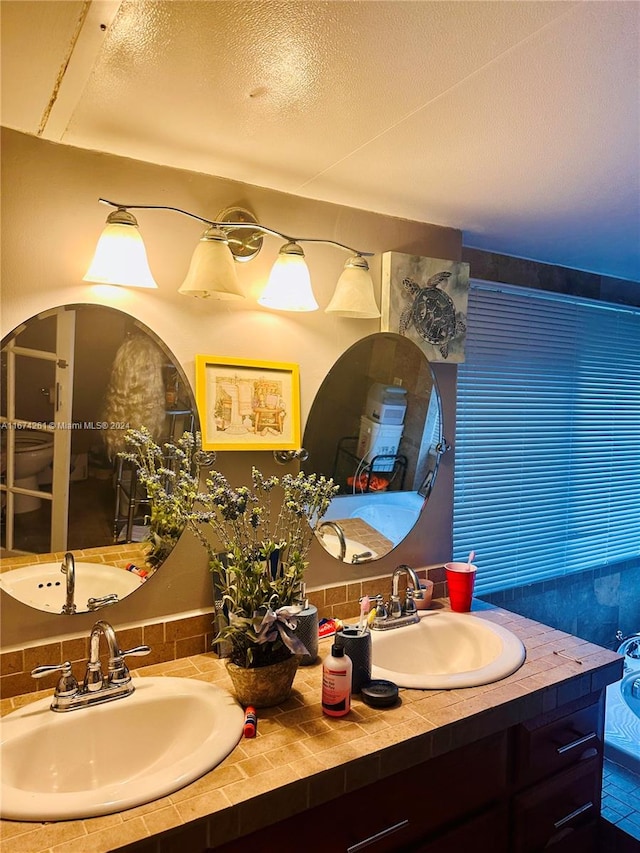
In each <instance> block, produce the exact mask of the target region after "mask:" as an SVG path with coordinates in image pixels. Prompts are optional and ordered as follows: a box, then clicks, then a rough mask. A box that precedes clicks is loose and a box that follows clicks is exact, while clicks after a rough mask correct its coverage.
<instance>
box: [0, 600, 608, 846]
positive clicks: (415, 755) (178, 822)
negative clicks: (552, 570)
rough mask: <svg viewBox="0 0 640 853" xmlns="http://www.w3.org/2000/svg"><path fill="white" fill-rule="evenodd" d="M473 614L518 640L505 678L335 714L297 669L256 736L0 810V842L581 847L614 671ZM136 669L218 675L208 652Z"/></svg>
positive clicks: (503, 619)
mask: <svg viewBox="0 0 640 853" xmlns="http://www.w3.org/2000/svg"><path fill="white" fill-rule="evenodd" d="M476 615H477V616H478V617H479V618H483V619H487V620H489V621H492V622H494V623H497V624H500V625H503V626H505V627H507V628H508V629H509V630H510V631H512V632H513V633H514V634H516V635H517V636H518V637H519V638H520V639H521V640H522V642H523V643H524V645H525V647H526V652H527V657H526V660H525V663H524V664H523V665H522V667H520V669H518V670H517V671H516V672H514V673H513V674H512V675H510V676H508V677H507V678H505V679H503V680H501V681H498V682H494V683H492V684H487V685H484V686H482V687H473V688H466V689H458V690H428V691H421V690H407V689H403V690H401V691H400V699H401V701H400V702H399V703H398V704H397V705H396V706H394V707H393V708H390V709H386V710H377V709H372V708H369V707H367V706H366V705H364V704H362V703H361V702H360V701H359V700H358V699H357V698H356V699H354V701H353V704H352V711H351V713H350V714H349V715H348V716H347V717H344V718H342V719H338V720H333V719H329V718H327V717H324V716H323V715H322V711H321V708H320V682H321V665H320V664H319V663H317V664H316V665H314V666H310V667H305V668H301V669H300V670H299V671H298V674H297V676H296V681H295V684H294V694H293V696H292V697H291V698H290V699H289V700H288V701H287V702H286V703H285V704H283V705H282V706H281V707H276V708H271V709H264V710H262V711H260V712H259V718H258V736H257V737H256V738H255V739H251V740H246V739H245V740H241V741H240V744H239V745H238V747H237V748H236V749H235V750H234V751H233V752H232V753H231V755H229V756H228V758H226V759H225V760H224V761H223V762H222V763H221V764H220V765H219V766H218V767H216V768H215V769H214V770H212V771H211V772H210V773H207V774H206V775H205V776H203V777H201V778H200V779H198V780H197V781H196V782H194V783H192V784H191V785H189V786H187V787H185V788H183V789H181V790H180V791H177V792H176V793H175V794H171V795H169V796H167V797H164V798H163V799H162V800H160V801H157V802H154V803H149V804H147V805H145V806H140V807H138V808H135V809H131V810H130V811H128V812H124V813H121V814H116V815H107V816H104V817H100V818H93V819H90V820H84V821H82V820H78V821H65V822H61V823H52V824H46V825H42V824H37V823H32V824H26V823H18V822H11V821H4V822H3V823H2V835H3V838H4V839H5V840H6V841H5V843H6V844H7V853H9V851H13V850H14V849H15V850H22V851H29V853H41V851H49V850H53V851H55V853H67V851H69V853H70V851H72V850H73V851H77V850H80V849H82V850H84V849H86V850H89V849H91V850H92V851H111V850H114V851H115V850H119V851H127V853H173V851H181V853H184V851H187V850H188V851H189V853H208V851H213V850H215V851H218V853H246V851H248V850H253V849H256V850H257V849H262V850H265V851H266V850H279V849H281V848H282V845H283V844H286V846H288V847H289V849H300V850H302V849H303V850H304V851H305V853H314V851H320V850H322V851H324V850H326V849H327V845H329V846H330V848H331V849H332V850H336V851H349V853H356V851H359V850H364V849H366V850H371V851H372V853H388V851H396V850H397V851H400V850H402V851H428V853H458V851H459V850H462V849H464V847H465V845H468V846H469V848H470V849H473V850H474V851H487V853H489V851H491V853H500V851H503V853H507V851H513V852H514V853H528V851H534V850H540V849H542V848H543V847H544V846H545V844H547V843H548V842H549V841H550V840H552V839H553V840H554V842H555V843H554V845H553V848H552V849H553V850H555V851H558V853H566V851H579V853H589V851H594V853H595V851H596V850H597V825H598V819H599V812H600V788H601V778H602V754H603V725H604V701H603V699H604V689H605V687H606V685H607V684H609V683H612V682H614V681H616V680H618V679H619V678H620V676H621V673H622V659H621V658H620V657H619V656H618V655H616V654H614V653H613V652H610V651H608V650H606V649H602V648H600V647H598V646H594V645H592V644H589V643H587V642H585V641H583V640H580V639H578V638H576V637H572V636H570V635H568V634H565V633H563V632H561V631H557V630H555V629H552V628H549V627H547V626H544V625H541V624H539V623H536V622H533V621H531V620H528V619H525V618H523V617H521V616H518V615H516V614H512V613H509V612H507V611H504V610H500V609H497V608H495V609H488V610H482V611H478V613H477V614H476ZM328 642H329V641H327V640H325V641H322V642H321V648H320V657H322V655H323V653H326V650H327V646H328ZM137 674H138V675H140V676H144V675H150V676H156V675H159V674H166V675H183V676H190V677H200V678H203V679H205V680H207V681H213V682H214V683H216V684H219V685H221V686H227V687H229V688H230V682H229V681H228V676H227V675H226V671H225V668H224V663H223V662H222V661H220V660H218V659H217V658H215V656H214V655H211V654H205V655H197V656H194V657H191V658H185V659H183V660H179V661H174V662H172V663H170V664H159V665H156V666H150V667H146V668H145V669H140V670H139V671H138V673H137ZM40 695H41V694H40ZM34 698H36V697H35V696H34ZM124 701H126V700H124ZM7 702H8V700H5V701H4V702H3V709H4V711H5V712H6V711H8V710H10V707H8V706H7ZM149 723H150V725H152V721H149ZM254 833H255V835H254Z"/></svg>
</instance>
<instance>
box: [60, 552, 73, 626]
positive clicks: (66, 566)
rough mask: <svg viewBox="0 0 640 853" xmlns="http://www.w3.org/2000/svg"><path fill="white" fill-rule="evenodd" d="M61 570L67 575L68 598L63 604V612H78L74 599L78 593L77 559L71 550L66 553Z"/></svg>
mask: <svg viewBox="0 0 640 853" xmlns="http://www.w3.org/2000/svg"><path fill="white" fill-rule="evenodd" d="M60 571H61V572H62V573H63V574H64V575H66V576H67V599H66V601H65V603H64V604H63V605H62V612H63V613H66V614H68V615H70V614H72V613H75V612H76V603H75V601H74V598H75V593H76V561H75V560H74V558H73V554H72V553H71V552H70V551H67V553H66V554H65V555H64V558H63V560H62V565H61V566H60Z"/></svg>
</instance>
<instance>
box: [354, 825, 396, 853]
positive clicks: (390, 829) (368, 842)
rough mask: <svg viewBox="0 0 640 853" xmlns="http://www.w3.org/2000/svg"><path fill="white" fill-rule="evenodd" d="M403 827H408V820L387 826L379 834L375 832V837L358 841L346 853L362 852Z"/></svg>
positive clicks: (371, 836)
mask: <svg viewBox="0 0 640 853" xmlns="http://www.w3.org/2000/svg"><path fill="white" fill-rule="evenodd" d="M405 826H409V821H408V819H405V820H401V821H400V822H399V823H394V824H393V826H388V827H387V828H386V829H383V830H382V831H381V832H376V834H375V835H370V836H369V838H365V839H364V840H363V841H358V843H357V844H352V845H351V847H347V853H358V850H364V848H365V847H369V845H371V844H375V843H376V841H380V839H381V838H386V837H387V836H388V835H391V834H392V833H394V832H398V830H400V829H403V828H404V827H405Z"/></svg>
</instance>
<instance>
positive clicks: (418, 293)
mask: <svg viewBox="0 0 640 853" xmlns="http://www.w3.org/2000/svg"><path fill="white" fill-rule="evenodd" d="M450 277H451V272H450V271H444V272H438V273H436V274H435V275H432V276H431V277H430V278H429V279H427V283H426V285H425V286H424V287H420V285H419V284H418V283H417V282H416V281H414V280H413V279H412V278H405V279H404V280H403V282H402V284H403V287H404V289H405V291H406V292H407V294H408V295H409V296H411V297H412V300H411V304H410V305H409V306H408V307H407V308H405V309H404V311H403V312H402V314H401V315H400V319H399V322H398V332H399V333H400V334H401V335H404V334H405V333H406V331H407V329H409V328H410V327H411V326H412V325H413V327H414V328H415V330H416V332H417V333H418V335H420V337H421V338H423V339H424V340H425V341H427V342H428V343H430V344H432V345H433V346H436V347H438V349H439V350H440V353H441V354H442V357H443V358H447V357H448V355H449V343H450V342H451V341H452V340H453V339H454V338H455V337H457V336H458V335H461V334H463V332H465V331H466V328H467V327H466V326H465V324H464V322H463V321H462V320H461V319H460V317H459V316H457V314H456V306H455V305H454V303H453V300H452V299H451V297H450V296H449V295H448V294H447V293H445V292H444V291H443V290H440V285H441V284H442V283H443V282H446V281H447V280H448V279H449V278H450Z"/></svg>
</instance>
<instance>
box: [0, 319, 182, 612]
mask: <svg viewBox="0 0 640 853" xmlns="http://www.w3.org/2000/svg"><path fill="white" fill-rule="evenodd" d="M0 381H1V386H2V387H1V389H0V390H1V395H2V396H1V407H0V426H1V427H2V429H1V430H0V439H1V443H0V451H1V455H0V462H1V464H0V498H1V500H2V540H1V546H2V571H1V573H0V588H2V589H4V590H5V591H6V592H8V593H9V594H10V595H12V596H14V597H15V598H18V599H19V600H20V601H22V602H23V603H26V604H29V605H31V606H33V607H36V608H37V609H39V610H44V611H47V612H54V613H60V612H64V613H67V612H86V611H87V610H94V609H98V608H100V607H101V606H105V605H106V604H112V603H115V602H116V601H118V600H120V599H121V598H123V597H124V596H126V595H128V594H129V593H130V592H133V591H134V590H136V589H138V588H139V587H140V585H141V584H142V583H144V581H145V580H146V579H147V578H148V577H149V576H150V575H151V574H153V573H154V572H155V571H156V570H157V569H158V567H159V566H160V565H161V564H162V562H163V561H164V559H165V558H166V556H167V555H168V553H169V552H170V550H171V548H172V546H173V545H174V544H175V542H176V541H177V540H176V537H175V536H174V537H172V538H171V539H163V541H162V542H160V543H158V542H154V543H151V542H150V541H149V540H148V539H147V536H148V533H149V517H148V513H149V506H148V504H147V503H146V501H145V494H144V493H143V490H142V489H141V487H140V485H139V484H138V483H137V477H136V474H135V470H134V469H133V466H132V465H131V464H130V463H127V462H124V461H123V460H122V459H121V458H120V457H119V455H118V454H119V452H120V451H121V450H124V449H125V445H124V437H125V434H126V431H127V429H128V428H129V427H131V428H139V427H140V426H146V427H147V428H148V429H149V430H150V431H151V433H152V434H153V436H154V438H155V439H156V441H159V442H160V443H161V442H163V441H171V440H173V439H175V438H179V437H180V436H181V435H182V433H183V432H184V431H185V430H194V429H197V426H198V425H197V409H196V403H195V400H194V397H193V392H192V390H191V386H190V384H189V382H188V380H187V379H186V377H185V375H184V373H183V371H182V369H181V367H180V365H179V364H178V362H177V361H176V359H175V358H174V356H173V355H172V353H171V352H170V351H169V349H168V348H167V347H166V346H165V344H164V343H163V342H162V341H161V340H160V339H159V338H158V337H157V336H156V335H154V333H153V332H151V330H150V329H148V328H147V327H146V326H145V325H144V324H143V323H141V322H140V321H139V320H136V319H135V318H133V317H131V316H130V315H128V314H125V313H123V312H122V311H118V310H116V309H114V308H108V307H106V306H103V305H83V304H78V305H65V306H62V307H59V308H52V309H51V310H48V311H45V312H43V313H41V314H38V315H37V316H36V317H32V318H31V319H30V320H27V322H25V323H23V324H22V325H21V326H19V327H18V328H17V329H15V330H14V331H13V332H11V334H9V335H7V336H6V337H5V338H4V339H3V341H2V363H1V376H0ZM67 552H70V553H72V554H73V556H74V562H75V565H74V567H73V568H72V569H71V570H70V569H69V566H68V561H67V565H65V566H64V570H63V562H62V561H61V556H62V555H64V554H65V553H67ZM35 555H38V556H37V559H35ZM70 575H72V576H73V577H70ZM70 587H74V588H73V589H72V590H70ZM70 593H72V596H71V597H72V599H73V600H72V601H71V603H70V602H69V600H68V598H69V595H70ZM72 605H73V606H72ZM73 607H75V610H74V609H73ZM63 608H64V609H63Z"/></svg>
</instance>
